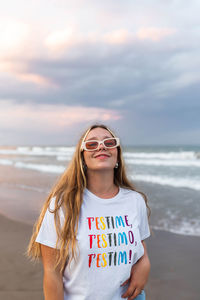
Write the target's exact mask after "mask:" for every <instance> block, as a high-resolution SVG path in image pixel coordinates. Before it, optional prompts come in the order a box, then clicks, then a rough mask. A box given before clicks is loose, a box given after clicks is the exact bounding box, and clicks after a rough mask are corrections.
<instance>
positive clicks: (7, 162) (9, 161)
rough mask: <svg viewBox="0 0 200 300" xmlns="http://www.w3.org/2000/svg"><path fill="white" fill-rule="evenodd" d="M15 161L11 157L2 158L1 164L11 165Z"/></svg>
mask: <svg viewBox="0 0 200 300" xmlns="http://www.w3.org/2000/svg"><path fill="white" fill-rule="evenodd" d="M12 164H13V162H12V161H11V160H9V159H0V165H5V166H11V165H12Z"/></svg>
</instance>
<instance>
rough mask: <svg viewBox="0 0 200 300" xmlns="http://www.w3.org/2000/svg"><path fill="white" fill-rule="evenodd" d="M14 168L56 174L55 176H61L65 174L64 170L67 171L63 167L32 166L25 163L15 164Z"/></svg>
mask: <svg viewBox="0 0 200 300" xmlns="http://www.w3.org/2000/svg"><path fill="white" fill-rule="evenodd" d="M14 166H15V167H16V168H22V169H29V170H35V171H40V172H45V173H55V174H60V173H62V172H64V170H65V167H63V166H57V165H44V164H30V163H23V162H16V163H14Z"/></svg>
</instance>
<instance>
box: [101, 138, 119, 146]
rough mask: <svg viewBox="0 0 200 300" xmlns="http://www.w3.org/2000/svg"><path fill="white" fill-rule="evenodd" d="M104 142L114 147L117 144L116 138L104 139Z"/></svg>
mask: <svg viewBox="0 0 200 300" xmlns="http://www.w3.org/2000/svg"><path fill="white" fill-rule="evenodd" d="M104 144H105V146H106V147H108V148H112V147H115V146H116V145H117V141H116V139H109V140H106V141H104Z"/></svg>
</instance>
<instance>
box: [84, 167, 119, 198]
mask: <svg viewBox="0 0 200 300" xmlns="http://www.w3.org/2000/svg"><path fill="white" fill-rule="evenodd" d="M87 188H88V190H90V191H91V192H92V193H93V194H95V195H97V196H99V197H100V198H105V199H106V198H112V197H114V196H115V195H116V194H117V193H118V191H119V188H118V187H117V186H116V185H115V184H114V171H113V170H111V171H110V172H108V170H107V171H105V172H103V171H98V172H97V171H92V170H88V172H87Z"/></svg>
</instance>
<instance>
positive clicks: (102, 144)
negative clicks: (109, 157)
mask: <svg viewBox="0 0 200 300" xmlns="http://www.w3.org/2000/svg"><path fill="white" fill-rule="evenodd" d="M102 149H106V148H105V146H104V143H103V141H101V142H100V143H99V147H98V150H102Z"/></svg>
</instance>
